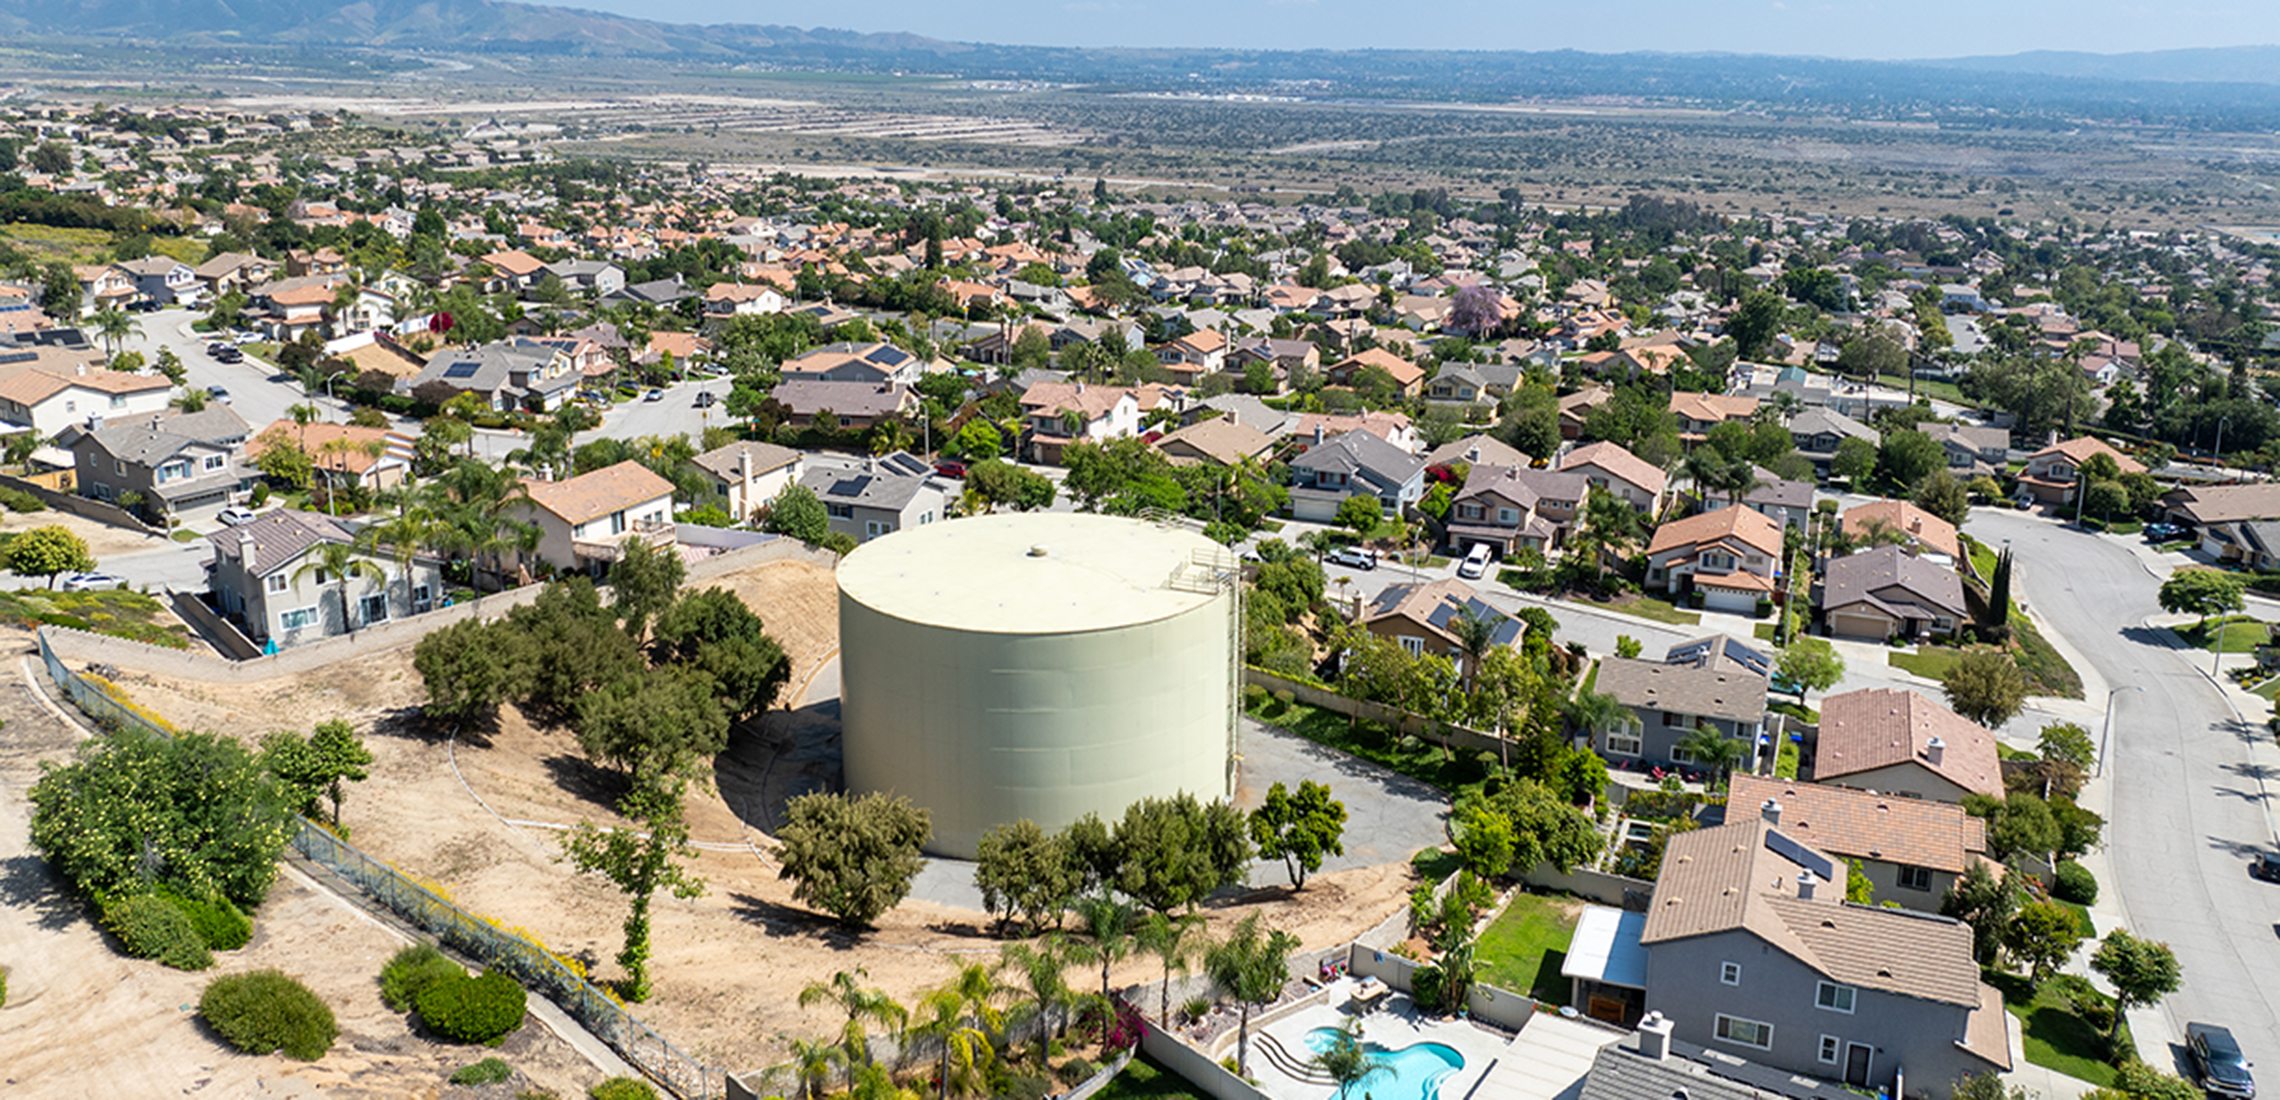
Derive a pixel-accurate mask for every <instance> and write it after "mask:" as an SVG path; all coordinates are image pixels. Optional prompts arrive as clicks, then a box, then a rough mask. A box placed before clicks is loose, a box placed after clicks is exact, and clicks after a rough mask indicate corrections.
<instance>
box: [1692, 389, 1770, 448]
mask: <svg viewBox="0 0 2280 1100" xmlns="http://www.w3.org/2000/svg"><path fill="white" fill-rule="evenodd" d="M1757 410H1758V399H1757V398H1755V397H1735V396H1732V395H1729V394H1723V393H1688V392H1685V391H1678V392H1674V393H1672V394H1671V395H1670V411H1671V415H1673V416H1675V417H1677V418H1678V437H1679V438H1680V439H1681V440H1684V441H1685V442H1686V445H1687V446H1689V447H1691V446H1693V445H1694V444H1696V443H1700V442H1702V441H1703V439H1705V438H1707V437H1708V435H1709V432H1710V429H1712V428H1715V427H1717V426H1718V425H1720V424H1723V423H1725V422H1727V421H1729V420H1739V421H1744V422H1746V421H1748V420H1749V419H1750V418H1751V417H1753V416H1756V415H1757Z"/></svg>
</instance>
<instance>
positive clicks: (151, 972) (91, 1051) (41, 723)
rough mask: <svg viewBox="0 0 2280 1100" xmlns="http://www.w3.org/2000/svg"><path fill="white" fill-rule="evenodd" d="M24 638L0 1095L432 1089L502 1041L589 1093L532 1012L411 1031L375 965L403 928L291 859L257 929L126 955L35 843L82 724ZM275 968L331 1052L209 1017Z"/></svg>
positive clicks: (16, 705)
mask: <svg viewBox="0 0 2280 1100" xmlns="http://www.w3.org/2000/svg"><path fill="white" fill-rule="evenodd" d="M28 637H29V636H28V635H26V634H24V633H22V632H20V631H6V632H0V643H4V647H0V652H5V654H6V657H7V662H8V663H7V666H6V668H5V669H4V670H0V671H4V673H5V676H6V680H5V682H4V683H0V718H4V719H5V720H6V723H7V724H6V726H5V727H4V732H0V966H5V967H7V968H8V971H9V974H8V1004H7V1007H6V1008H0V1092H5V1093H6V1094H7V1095H9V1096H11V1097H26V1098H38V1097H83V1096H150V1095H156V1094H159V1093H162V1092H163V1093H173V1092H176V1091H179V1092H181V1093H182V1094H185V1095H199V1096H226V1097H241V1096H242V1097H264V1098H267V1097H278V1098H282V1097H292V1096H314V1095H320V1094H321V1095H325V1096H354V1097H413V1096H417V1097H435V1096H439V1095H447V1094H449V1093H458V1094H461V1095H473V1093H472V1092H470V1091H469V1090H460V1089H448V1090H444V1091H441V1092H439V1090H440V1089H443V1087H444V1083H445V1079H446V1078H447V1077H449V1075H450V1074H451V1072H452V1071H453V1070H456V1069H458V1068H459V1067H461V1066H463V1065H466V1064H468V1063H470V1062H474V1061H476V1060H478V1059H480V1058H482V1057H484V1056H485V1055H488V1054H496V1055H497V1056H498V1057H501V1058H504V1059H506V1060H507V1062H508V1063H509V1064H511V1065H513V1066H515V1067H516V1068H517V1069H519V1070H521V1071H522V1072H523V1073H524V1074H525V1075H526V1077H527V1081H528V1083H530V1084H535V1085H538V1086H541V1087H544V1088H548V1089H552V1090H554V1091H556V1092H557V1093H560V1094H561V1095H564V1096H574V1095H583V1092H584V1089H585V1088H586V1087H587V1086H588V1085H591V1084H593V1083H594V1082H595V1081H598V1080H600V1079H601V1077H602V1076H603V1075H602V1074H601V1073H600V1072H599V1071H597V1070H595V1069H594V1068H593V1066H592V1065H590V1064H589V1063H587V1062H586V1061H585V1060H584V1059H582V1058H580V1057H579V1056H578V1055H577V1054H576V1053H575V1052H574V1051H572V1050H571V1048H570V1047H569V1045H568V1044H566V1043H564V1042H563V1041H562V1040H561V1039H559V1038H557V1037H556V1036H555V1035H554V1034H553V1033H552V1032H549V1031H547V1030H546V1029H545V1027H543V1026H542V1025H540V1024H538V1023H537V1022H535V1021H526V1022H525V1024H524V1026H523V1028H522V1030H520V1031H518V1032H516V1033H515V1034H514V1035H513V1036H511V1037H510V1038H509V1039H508V1040H507V1041H506V1043H505V1044H504V1045H503V1046H502V1047H501V1048H500V1049H498V1050H497V1051H486V1050H483V1049H481V1048H471V1047H461V1046H451V1045H447V1044H441V1043H435V1042H431V1041H429V1040H426V1039H423V1038H421V1037H419V1036H417V1035H415V1034H413V1033H412V1031H411V1029H410V1027H409V1026H408V1025H407V1022H406V1020H405V1017H403V1016H402V1015H400V1014H398V1013H393V1012H390V1011H388V1009H387V1006H385V1005H383V1004H381V1003H380V996H379V988H378V986H377V984H376V981H375V979H376V976H377V975H378V974H379V971H380V966H381V964H382V963H383V962H384V961H386V959H387V958H388V956H389V955H390V954H392V953H393V952H394V951H395V950H396V949H397V948H399V947H401V946H402V945H403V944H404V942H405V941H404V940H403V939H401V938H400V937H399V936H398V935H397V934H396V933H394V932H392V931H390V930H388V929H386V928H384V927H382V926H381V925H380V924H379V923H377V922H375V921H374V920H372V919H371V918H370V917H368V916H366V915H364V914H362V913H360V912H358V911H356V910H355V909H353V908H351V907H350V906H348V905H347V904H345V903H344V902H342V901H341V900H340V899H339V898H336V897H334V896H332V895H330V894H327V893H324V892H321V891H319V890H317V889H315V888H313V887H312V886H311V885H310V884H309V882H308V880H306V879H304V878H303V877H302V876H301V875H300V873H299V872H297V871H293V870H290V869H288V870H287V872H286V873H285V874H284V875H283V876H281V877H280V878H279V880H278V884H277V886H276V888H275V889H273V890H272V891H271V892H270V895H269V900H268V901H267V902H266V903H265V904H264V905H263V906H262V907H261V910H260V912H258V913H257V914H255V921H254V939H253V942H252V943H250V944H248V945H247V946H246V947H245V948H244V949H242V950H239V951H232V952H227V953H224V954H223V955H221V956H220V957H219V959H218V961H217V965H216V967H215V969H214V970H212V971H209V972H206V973H200V974H190V973H184V972H182V971H178V970H169V969H167V968H165V967H162V966H160V965H158V964H157V963H153V962H146V961H143V960H139V959H129V958H125V957H123V956H120V955H119V954H117V953H116V952H114V951H113V950H112V948H111V946H110V945H109V942H108V941H107V939H106V937H105V936H104V934H103V933H102V932H101V930H99V929H98V928H97V927H96V926H95V925H93V924H92V923H90V921H89V919H88V915H87V913H86V912H85V911H84V909H83V907H82V906H81V905H80V904H79V903H78V901H77V900H76V899H74V898H72V897H70V896H69V895H68V894H67V893H66V892H65V890H64V889H63V886H62V884H61V882H60V881H58V880H57V879H55V878H54V877H53V876H52V875H51V874H50V873H49V872H48V870H47V864H46V862H45V861H43V860H41V859H40V858H39V856H38V854H37V853H36V852H33V851H31V849H30V845H29V841H28V838H27V833H28V829H29V822H30V807H29V805H28V804H27V803H26V801H25V793H26V791H27V790H28V789H29V788H30V786H31V785H32V783H34V782H35V781H36V780H37V779H38V776H39V772H38V764H39V762H40V761H42V760H61V759H65V758H67V757H68V756H69V754H70V752H71V747H72V745H73V743H74V742H75V741H76V739H77V735H76V733H75V732H74V731H73V730H72V729H70V728H69V727H67V726H66V725H65V724H64V723H62V722H59V721H57V720H56V719H55V718H54V717H53V716H51V715H50V714H49V713H48V712H47V711H46V710H45V709H43V708H42V707H40V706H39V705H38V703H37V701H36V700H35V699H34V697H33V696H32V694H31V692H30V691H29V689H27V688H26V687H25V681H24V674H23V669H22V667H21V666H20V664H19V663H18V661H17V657H18V655H19V654H23V653H29V652H30V651H31V648H30V645H29V642H28ZM268 967H275V968H277V969H281V970H284V971H285V972H286V973H289V974H292V975H295V976H296V977H299V978H300V979H302V980H303V981H304V982H306V983H308V985H309V986H310V988H312V989H313V990H315V991H316V993H317V995H318V996H320V997H322V998H324V1000H325V1002H326V1003H328V1004H330V1005H331V1006H332V1007H333V1011H334V1013H335V1015H336V1017H337V1019H338V1020H339V1023H340V1030H341V1036H340V1039H339V1041H338V1042H337V1043H335V1045H334V1046H333V1048H332V1050H331V1052H330V1053H328V1054H327V1055H326V1056H325V1057H324V1058H323V1059H322V1060H320V1061H317V1062H314V1063H303V1062H295V1061H292V1060H289V1059H286V1058H283V1057H280V1056H274V1055H272V1056H268V1057H259V1058H256V1057H249V1056H246V1055H242V1054H238V1053H236V1052H234V1051H231V1050H230V1049H228V1048H227V1047H225V1046H223V1045H222V1044H220V1043H219V1042H218V1041H216V1040H215V1039H213V1038H212V1037H211V1036H210V1035H208V1034H207V1032H206V1031H205V1029H204V1027H203V1026H202V1025H201V1024H200V1023H199V1022H198V1019H197V1015H196V1012H195V1005H196V1004H197V1001H198V995H199V991H200V990H201V989H203V988H204V986H205V984H206V983H207V982H208V981H209V980H211V979H212V978H213V977H215V976H216V975H219V974H227V973H236V972H240V971H246V970H257V969H263V968H268Z"/></svg>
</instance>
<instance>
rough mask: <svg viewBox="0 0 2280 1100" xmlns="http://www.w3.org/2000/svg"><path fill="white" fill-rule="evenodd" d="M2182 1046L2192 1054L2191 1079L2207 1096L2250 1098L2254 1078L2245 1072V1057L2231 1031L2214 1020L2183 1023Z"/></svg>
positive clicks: (2254, 1084) (2246, 1064)
mask: <svg viewBox="0 0 2280 1100" xmlns="http://www.w3.org/2000/svg"><path fill="white" fill-rule="evenodd" d="M2185 1049H2186V1050H2187V1051H2188V1052H2190V1053H2191V1055H2192V1058H2193V1079H2194V1080H2195V1081H2198V1082H2200V1085H2201V1088H2202V1090H2203V1091H2205V1092H2207V1093H2208V1094H2209V1095H2211V1096H2221V1097H2227V1098H2229V1100H2251V1098H2252V1097H2254V1096H2255V1095H2256V1078H2254V1077H2251V1076H2249V1073H2248V1067H2249V1063H2248V1060H2247V1059H2246V1058H2244V1057H2242V1056H2241V1053H2240V1044H2239V1043H2236V1042H2234V1041H2233V1037H2232V1032H2230V1031H2227V1030H2225V1029H2224V1028H2221V1027H2218V1026H2217V1025H2215V1024H2186V1025H2185Z"/></svg>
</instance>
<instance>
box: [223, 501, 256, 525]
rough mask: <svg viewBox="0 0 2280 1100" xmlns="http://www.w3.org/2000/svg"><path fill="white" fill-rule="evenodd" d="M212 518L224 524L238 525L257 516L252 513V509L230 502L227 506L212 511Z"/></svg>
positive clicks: (248, 521) (249, 521)
mask: <svg viewBox="0 0 2280 1100" xmlns="http://www.w3.org/2000/svg"><path fill="white" fill-rule="evenodd" d="M214 518H215V519H218V520H221V521H222V523H223V525H224V526H228V527H238V526H242V525H244V524H248V523H252V522H253V521H254V520H255V519H256V518H258V517H256V516H255V515H254V511H253V509H251V508H246V507H243V506H241V505H236V504H232V505H230V506H229V507H227V508H224V509H222V510H221V511H219V512H216V513H214Z"/></svg>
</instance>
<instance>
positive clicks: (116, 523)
mask: <svg viewBox="0 0 2280 1100" xmlns="http://www.w3.org/2000/svg"><path fill="white" fill-rule="evenodd" d="M0 486H6V487H7V488H10V489H21V490H23V491H24V492H27V493H30V494H32V495H33V496H35V497H38V498H40V501H41V503H43V504H46V505H47V506H48V507H50V508H53V509H55V510H56V511H58V512H69V513H71V514H72V515H75V516H78V517H79V518H81V519H91V520H94V521H95V522H97V523H103V524H109V525H110V526H112V527H123V528H126V529H127V530H129V531H134V532H137V533H140V534H145V535H163V534H165V533H166V532H164V531H161V530H159V529H158V528H156V527H152V526H151V525H149V524H147V523H144V522H143V521H142V520H141V519H139V518H137V517H136V516H135V514H134V513H132V512H129V511H127V510H126V509H124V508H121V507H118V506H117V505H113V504H105V503H103V502H102V501H100V500H96V499H95V498H93V497H83V496H80V495H79V494H77V493H68V492H60V491H58V490H55V489H52V488H49V487H48V486H46V485H43V484H41V483H40V482H38V481H34V480H30V479H27V478H21V477H16V476H13V475H10V474H0Z"/></svg>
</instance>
